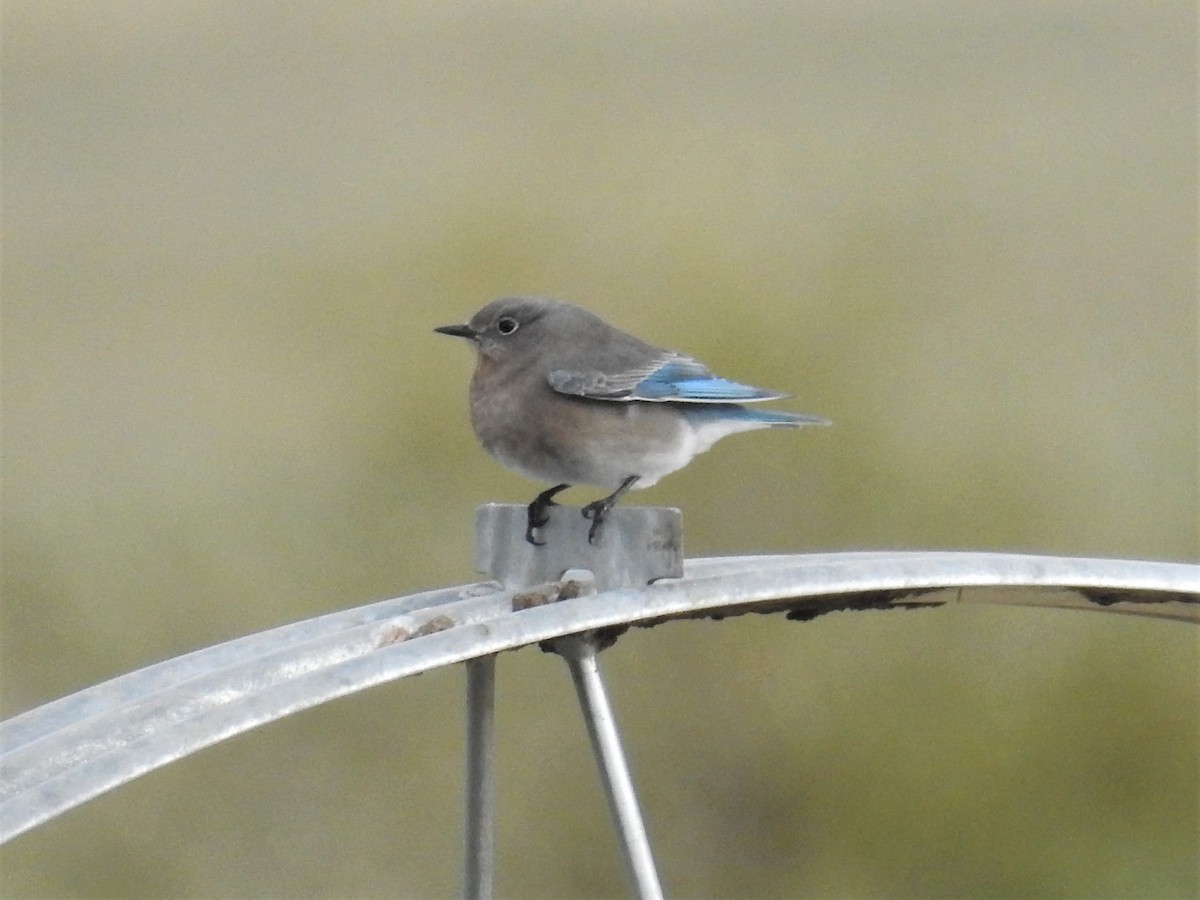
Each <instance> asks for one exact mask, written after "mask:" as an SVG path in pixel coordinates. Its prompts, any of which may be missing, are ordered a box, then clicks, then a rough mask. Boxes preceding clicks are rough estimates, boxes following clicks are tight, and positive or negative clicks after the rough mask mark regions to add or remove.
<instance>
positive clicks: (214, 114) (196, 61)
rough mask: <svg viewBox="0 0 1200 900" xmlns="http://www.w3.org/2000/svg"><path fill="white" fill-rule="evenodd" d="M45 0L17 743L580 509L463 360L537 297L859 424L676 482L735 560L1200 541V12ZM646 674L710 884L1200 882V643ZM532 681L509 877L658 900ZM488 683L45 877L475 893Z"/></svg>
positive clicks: (6, 304) (897, 617) (284, 742)
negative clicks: (37, 715) (1199, 136)
mask: <svg viewBox="0 0 1200 900" xmlns="http://www.w3.org/2000/svg"><path fill="white" fill-rule="evenodd" d="M3 12H4V20H3V29H4V35H3V73H2V74H3V139H4V141H3V151H4V160H3V199H4V221H3V230H4V235H3V236H4V251H3V252H4V257H3V417H4V418H3V612H2V614H3V622H2V641H3V644H2V650H3V676H4V677H3V714H4V715H5V716H9V715H12V714H15V713H17V712H20V711H23V710H25V709H28V708H31V707H33V706H36V705H38V704H40V703H43V702H46V701H48V700H51V699H54V698H56V697H59V696H61V695H63V694H66V693H69V692H72V691H75V690H78V689H80V688H83V687H86V686H88V685H91V684H94V683H96V682H98V681H101V680H103V679H107V678H110V677H113V676H116V675H119V674H122V673H124V672H128V671H130V670H132V669H135V668H138V667H141V666H144V665H148V664H150V663H153V662H156V661H159V660H163V659H166V658H169V657H172V656H175V655H178V654H180V653H184V652H186V651H189V650H192V649H196V648H200V647H204V646H208V645H210V644H213V643H215V642H218V641H222V640H226V639H229V638H233V637H236V636H239V635H243V634H246V633H249V632H253V631H257V630H259V629H263V628H267V627H269V626H273V625H277V624H282V623H285V622H289V621H293V620H296V619H300V618H305V617H309V616H313V615H316V614H319V613H322V612H326V611H329V610H333V609H338V608H343V607H348V606H355V605H359V604H362V603H365V602H368V601H371V600H375V599H379V598H383V597H387V596H394V595H397V594H402V593H408V592H411V591H415V590H418V589H422V588H428V587H434V586H439V585H446V584H453V583H459V582H463V581H470V580H475V578H476V576H475V575H474V574H473V573H472V572H471V571H470V566H469V563H470V556H471V548H470V542H471V528H472V526H471V523H472V510H473V508H474V507H475V506H476V505H477V504H479V503H483V502H486V501H505V502H526V501H528V500H529V499H530V498H531V497H532V494H533V492H534V491H535V490H537V489H538V487H537V486H536V485H534V484H532V483H530V482H526V481H524V480H522V479H521V478H520V477H518V476H516V475H512V474H509V473H507V472H505V471H504V470H502V469H501V468H500V467H498V466H497V465H496V464H495V463H493V462H492V461H491V460H489V459H488V458H487V457H485V456H484V454H483V453H482V451H480V450H479V449H478V448H477V447H476V446H475V444H474V441H473V440H472V438H471V435H470V430H469V425H468V423H467V417H466V402H465V389H466V382H467V378H468V373H469V368H470V355H469V353H468V352H467V350H466V348H464V347H462V346H461V345H459V344H456V343H455V342H453V341H451V340H449V339H447V338H444V337H440V336H438V335H434V334H432V333H431V331H430V329H431V328H432V327H433V326H435V325H441V324H445V323H448V322H458V321H462V320H464V319H465V318H466V317H467V316H468V315H469V314H470V313H471V312H473V311H474V310H475V309H476V308H477V307H479V306H481V305H482V304H483V303H484V302H486V301H487V300H490V299H492V298H493V297H496V296H500V295H503V294H510V293H540V294H545V295H549V296H559V297H563V298H566V299H570V300H574V301H576V302H579V303H581V304H583V305H586V306H588V307H590V308H592V309H594V310H596V311H597V312H600V313H601V314H602V315H604V316H606V317H607V318H609V319H610V320H611V321H613V322H614V323H616V324H618V325H619V326H622V327H624V328H627V329H629V330H632V331H635V332H637V333H638V334H640V335H642V336H644V337H645V338H647V339H649V340H651V341H653V342H655V343H658V344H660V345H664V346H668V347H673V348H678V349H681V350H684V351H686V352H688V353H691V354H693V355H695V356H698V357H699V358H701V359H703V360H705V361H706V362H708V363H709V364H710V365H712V366H713V367H714V368H715V369H717V370H718V371H720V372H722V373H724V374H727V375H730V376H732V377H735V378H740V379H744V380H748V381H750V382H752V383H758V384H764V385H768V386H771V387H776V388H779V389H783V390H787V391H790V392H791V393H793V394H794V395H795V397H794V399H793V400H792V401H790V404H780V406H782V407H783V408H792V409H797V410H803V411H806V412H814V413H820V414H823V415H826V416H828V417H829V418H831V419H833V420H834V421H835V426H834V427H833V428H831V429H824V430H815V429H814V430H806V431H804V432H802V433H799V434H794V433H786V434H779V433H771V434H760V435H756V436H747V437H735V438H731V439H729V440H727V441H724V442H722V443H721V444H720V445H719V446H718V447H716V448H715V449H714V450H712V451H711V452H710V453H709V454H707V455H706V456H704V457H702V458H700V459H699V460H697V461H696V462H695V463H694V464H693V465H692V466H691V467H689V468H688V469H687V470H685V471H683V472H681V473H678V474H676V475H674V476H672V477H670V478H667V479H666V480H664V481H663V482H661V483H660V484H659V485H658V486H656V487H655V488H653V489H651V490H649V491H646V492H644V493H639V494H637V495H635V496H634V497H633V498H632V500H633V502H640V503H651V504H659V505H678V506H680V507H682V508H683V510H684V514H685V523H686V534H687V545H688V553H689V555H692V556H698V555H711V554H726V553H729V554H734V553H753V552H760V551H774V552H802V551H808V550H846V549H863V548H881V549H882V548H911V549H925V548H952V549H957V548H962V549H978V550H1002V551H1032V552H1039V553H1048V554H1078V555H1098V556H1119V557H1130V558H1151V559H1176V560H1195V559H1196V558H1197V557H1198V556H1200V546H1198V544H1200V537H1198V534H1197V531H1198V525H1197V509H1198V507H1200V503H1198V497H1197V409H1198V404H1197V297H1196V275H1197V273H1196V248H1197V228H1196V179H1197V174H1196V173H1197V168H1196V167H1197V160H1196V100H1197V98H1196V64H1195V63H1196V60H1195V55H1196V10H1195V7H1194V4H1192V3H1187V2H1155V3H1145V2H1141V0H1127V2H1117V0H1113V2H1070V0H1068V2H1055V3H1045V2H1040V0H1036V2H1034V0H1030V2H1004V3H994V4H984V3H977V2H973V0H931V2H921V3H890V2H883V0H859V2H833V0H826V2H797V3H767V2H740V3H706V2H693V3H684V2H658V3H650V4H633V3H604V4H599V3H595V4H583V3H539V2H524V3H517V2H513V3H499V2H490V3H466V4H462V3H447V2H433V0H428V2H407V3H341V4H333V3H313V2H286V3H285V2H274V0H265V2H255V3H238V2H231V0H216V2H118V0H105V2H99V0H96V2H78V0H68V2H55V0H36V2H30V0H8V2H6V3H5V4H4V10H3ZM593 496H594V494H593V493H587V492H585V491H582V490H581V491H577V492H574V493H572V494H570V495H568V501H569V502H575V503H579V502H586V501H587V500H588V499H592V497H593ZM604 662H605V665H606V669H607V672H608V674H609V676H610V679H611V687H612V690H613V692H614V701H615V703H616V705H617V709H618V713H619V716H620V721H621V723H622V726H623V729H624V731H625V735H626V740H627V742H628V747H629V751H630V753H631V757H632V764H633V766H634V771H635V777H636V781H637V784H638V787H639V790H640V792H641V794H642V799H643V803H644V805H645V812H646V815H647V818H648V822H649V828H650V832H651V837H652V839H653V841H654V844H655V848H656V852H657V855H658V861H659V867H660V869H661V873H662V876H663V880H664V884H665V887H666V889H667V891H668V893H670V894H673V895H675V896H687V897H794V896H806V897H854V898H866V897H965V896H971V897H1018V896H1020V897H1183V896H1196V895H1197V892H1198V887H1197V882H1198V879H1200V871H1198V868H1197V854H1198V850H1197V848H1198V847H1200V822H1198V819H1200V718H1198V715H1200V714H1198V700H1200V690H1198V687H1197V672H1198V668H1200V645H1198V643H1197V635H1196V632H1195V631H1194V630H1193V628H1192V627H1190V626H1187V625H1183V624H1180V623H1169V622H1168V623H1164V622H1151V621H1146V620H1143V619H1136V618H1126V617H1117V616H1105V615H1101V614H1099V613H1095V614H1093V613H1069V612H1053V611H1045V610H1025V609H978V608H977V609H963V610H940V611H935V612H925V613H894V612H893V613H864V614H855V615H836V616H828V617H824V618H822V619H819V620H817V621H815V622H812V623H809V624H796V623H787V622H785V621H783V620H782V619H781V618H778V617H772V618H759V617H747V618H742V619H736V620H730V621H726V622H723V623H721V624H714V623H687V624H675V625H671V626H668V627H664V628H659V629H655V630H653V631H652V632H641V633H633V634H630V635H628V636H627V637H625V638H624V639H622V640H621V641H620V642H619V643H618V644H617V646H616V647H615V648H614V649H613V650H611V651H609V652H608V653H606V654H605V657H604ZM499 675H500V684H499V691H500V700H499V704H500V705H499V720H498V728H499V739H500V742H501V752H500V759H499V778H500V788H499V790H500V795H499V847H498V882H497V889H498V892H499V893H500V895H502V896H507V897H546V898H550V897H599V896H608V895H622V894H624V892H625V884H624V876H623V872H622V869H621V865H620V862H619V857H618V855H617V850H616V847H615V844H614V841H613V839H612V837H611V831H610V829H609V826H608V823H607V813H606V811H605V808H604V806H603V801H602V799H601V796H600V794H599V791H598V787H597V783H596V777H595V774H594V771H593V769H592V765H591V761H590V756H589V752H588V750H587V746H586V739H585V736H584V733H583V729H582V726H581V723H580V720H579V717H578V714H577V712H576V710H575V707H574V702H573V698H572V693H571V688H570V684H569V680H568V679H567V677H566V674H565V671H564V670H563V668H562V665H561V663H559V662H558V661H557V660H555V659H554V658H552V657H547V656H544V655H543V654H540V653H538V652H537V651H536V650H525V651H522V652H519V653H515V654H509V655H506V656H504V657H503V658H502V659H501V660H500V668H499ZM462 686H463V678H462V673H461V671H459V670H452V671H442V672H438V673H434V674H431V675H428V676H426V677H423V678H419V679H412V680H409V681H403V682H399V683H397V684H393V685H389V686H386V687H382V688H379V689H376V690H373V691H370V692H367V693H366V694H363V695H360V696H356V697H353V698H350V699H346V700H343V701H339V702H337V703H333V704H331V705H329V706H328V707H326V708H321V709H317V710H312V711H310V712H307V713H304V714H301V715H297V716H295V717H293V718H291V719H289V720H286V721H283V722H280V723H277V724H275V725H272V726H269V727H266V728H263V729H260V730H258V731H255V732H252V733H250V734H247V735H243V736H241V737H238V738H236V739H233V740H231V741H228V742H226V743H224V744H221V745H219V746H217V747H214V748H212V749H209V750H207V751H204V752H202V753H200V754H198V755H197V756H195V757H192V758H190V759H187V760H184V761H182V762H179V763H176V764H174V765H171V766H169V767H167V768H166V769H163V770H160V771H158V772H154V773H152V774H150V775H148V776H146V777H144V778H141V779H139V780H137V781H135V782H133V783H132V784H130V785H128V786H126V787H124V788H121V789H119V790H116V791H114V792H112V793H110V794H108V795H105V796H103V797H101V798H99V799H97V800H95V801H93V802H91V803H89V804H87V805H85V806H83V807H81V808H79V809H77V810H75V811H72V812H70V813H68V814H65V815H63V816H62V817H61V818H58V819H56V820H54V821H53V822H51V823H50V824H47V825H45V826H43V827H41V828H38V829H36V830H35V831H33V832H30V833H29V834H27V835H25V836H23V837H21V838H19V839H17V840H15V841H13V842H12V843H11V844H9V845H7V846H6V847H5V848H4V849H3V851H2V852H0V871H2V873H3V882H2V889H3V892H4V894H5V895H6V896H12V897H17V896H30V897H33V896H46V897H49V896H54V897H93V896H113V897H115V896H121V897H158V896H179V897H183V896H195V897H201V896H206V897H270V896H278V897H283V896H289V897H299V896H311V897H339V898H340V897H376V896H402V897H425V896H452V895H454V894H455V893H456V892H457V891H458V889H459V876H458V870H459V865H460V863H459V856H460V851H459V842H460V830H461V826H460V819H461V772H462V746H461V741H462V731H463V724H462V719H463V710H462V704H461V695H462Z"/></svg>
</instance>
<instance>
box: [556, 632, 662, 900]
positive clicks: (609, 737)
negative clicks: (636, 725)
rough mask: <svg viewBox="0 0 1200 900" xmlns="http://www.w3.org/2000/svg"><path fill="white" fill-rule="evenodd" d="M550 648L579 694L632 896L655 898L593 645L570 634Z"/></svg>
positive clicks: (658, 893)
mask: <svg viewBox="0 0 1200 900" xmlns="http://www.w3.org/2000/svg"><path fill="white" fill-rule="evenodd" d="M555 649H556V650H557V652H558V653H559V654H560V655H561V656H562V657H563V659H565V660H566V663H567V666H568V668H570V670H571V679H572V680H573V681H574V682H575V692H576V693H577V694H578V696H579V706H580V708H581V710H582V711H583V720H584V722H585V723H586V725H587V731H588V737H589V738H590V739H591V742H592V752H593V753H594V754H595V756H596V764H597V766H598V767H599V769H600V780H601V782H602V783H603V786H604V796H605V797H606V798H607V799H608V807H609V811H610V812H611V813H612V817H613V824H614V825H615V826H616V829H617V838H618V840H619V843H620V845H621V853H622V855H623V856H624V857H625V866H626V868H627V869H628V870H629V879H630V882H631V884H632V886H633V891H634V895H635V896H637V897H638V898H641V900H660V898H661V897H662V895H663V893H662V886H661V885H660V884H659V881H658V871H657V870H656V869H655V866H654V856H653V854H652V853H651V850H650V840H649V838H648V837H647V836H646V826H645V824H644V823H643V822H642V814H641V810H640V809H639V808H638V802H637V795H636V794H635V793H634V790H633V779H632V778H631V777H630V774H629V765H628V763H627V762H626V760H625V753H624V751H623V750H622V749H621V737H620V734H619V733H618V731H617V723H616V719H615V717H614V716H613V711H612V705H611V704H610V703H609V701H608V691H607V689H606V688H605V686H604V679H603V678H602V677H601V675H600V661H599V659H597V656H596V645H595V643H594V642H593V641H592V640H591V639H590V638H589V637H587V636H581V635H574V636H572V637H567V638H562V639H561V640H559V641H557V642H556V645H555Z"/></svg>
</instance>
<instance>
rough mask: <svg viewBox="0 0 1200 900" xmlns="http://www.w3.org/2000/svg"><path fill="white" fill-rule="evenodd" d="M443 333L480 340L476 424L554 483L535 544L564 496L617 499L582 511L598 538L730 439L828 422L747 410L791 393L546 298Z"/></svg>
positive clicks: (473, 388)
mask: <svg viewBox="0 0 1200 900" xmlns="http://www.w3.org/2000/svg"><path fill="white" fill-rule="evenodd" d="M434 331H436V332H439V333H441V334H446V335H450V336H452V337H458V338H464V339H466V340H467V341H470V342H471V343H472V344H474V349H475V351H476V364H475V370H474V373H473V375H472V376H471V384H470V390H469V405H470V415H471V425H472V427H473V428H474V431H475V436H476V438H477V439H478V440H479V443H480V444H481V445H482V447H483V449H484V450H485V451H487V452H488V453H489V454H491V456H493V457H494V458H495V459H496V460H497V461H498V462H499V463H501V465H503V466H505V467H507V468H509V469H512V470H514V471H516V472H519V473H520V474H522V475H524V476H526V477H528V478H530V479H532V480H534V481H540V482H543V483H545V482H549V483H550V484H551V487H549V488H547V489H546V490H544V491H542V492H541V493H539V494H538V495H537V497H535V498H534V500H533V501H532V502H531V503H530V504H529V505H528V508H527V509H528V516H527V524H526V529H525V539H526V540H527V541H528V542H529V543H531V544H534V545H541V544H544V543H545V541H544V540H539V539H538V537H539V535H540V534H541V532H540V529H542V528H543V526H545V525H546V524H548V522H549V515H548V514H547V510H548V509H549V507H551V506H556V505H557V504H556V503H555V501H554V498H555V496H556V495H558V494H559V493H560V492H562V491H564V490H566V489H567V488H569V487H571V486H572V485H577V484H581V485H590V486H594V487H599V488H603V489H606V490H610V491H611V493H609V494H607V495H606V496H604V497H602V498H600V499H599V500H595V501H593V502H591V503H589V504H587V505H586V506H584V507H583V509H582V510H581V511H582V513H583V516H584V518H586V519H589V520H590V521H591V526H590V527H589V529H588V542H589V543H590V544H596V543H597V541H598V540H599V537H600V534H601V529H602V526H603V523H604V519H605V516H606V515H607V513H608V511H609V510H611V509H612V508H613V506H615V505H616V503H617V501H618V500H620V499H621V497H622V496H623V495H624V494H625V492H626V491H628V490H630V489H631V488H639V489H640V488H648V487H650V486H651V485H653V484H655V483H657V482H658V480H659V479H660V478H662V477H663V476H664V475H668V474H670V473H671V472H674V471H676V470H678V469H681V468H683V467H684V466H685V465H687V464H688V463H689V462H691V460H692V458H693V457H695V456H696V455H697V454H699V453H703V452H704V451H705V450H707V449H709V448H710V447H711V446H712V445H713V444H714V443H715V442H716V441H717V440H719V439H720V438H723V437H725V436H726V435H730V434H736V433H738V432H741V431H751V430H754V429H759V428H797V427H799V426H803V425H828V424H830V422H829V420H828V419H824V418H822V417H821V416H814V415H807V414H804V413H790V412H776V411H768V410H759V409H751V408H749V407H747V406H743V405H742V404H744V403H757V402H759V401H763V400H778V399H781V398H783V397H786V396H787V395H786V394H782V393H779V392H777V391H771V390H767V389H765V388H759V387H752V386H750V385H746V384H739V383H738V382H736V381H730V380H728V379H725V378H722V377H720V376H718V375H714V374H713V373H712V372H711V371H710V370H709V369H708V368H707V367H706V366H705V365H704V364H703V363H700V362H699V361H697V360H695V359H693V358H692V357H690V356H685V355H684V354H682V353H677V352H675V351H673V350H663V349H660V348H658V347H655V346H653V345H651V344H648V343H646V342H645V341H642V340H641V339H639V338H636V337H634V336H633V335H631V334H627V333H625V332H624V331H621V330H619V329H618V328H615V327H614V326H612V325H609V324H608V323H607V322H605V321H604V320H603V319H601V318H600V317H599V316H597V315H596V314H594V313H592V312H589V311H588V310H586V309H584V308H582V307H580V306H576V305H574V304H572V303H567V302H565V301H562V300H553V299H549V298H543V297H524V296H522V297H503V298H501V299H499V300H494V301H492V302H491V303H488V304H487V305H486V306H484V307H483V308H482V309H480V310H479V311H478V312H477V313H475V315H473V316H472V317H471V319H470V321H468V322H466V323H464V324H461V325H443V326H440V327H438V328H435V329H434Z"/></svg>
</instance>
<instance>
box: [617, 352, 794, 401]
mask: <svg viewBox="0 0 1200 900" xmlns="http://www.w3.org/2000/svg"><path fill="white" fill-rule="evenodd" d="M782 396H784V395H783V394H779V393H776V392H775V391H767V390H764V389H763V388H757V387H753V386H751V385H748V384H738V383H737V382H736V381H729V380H728V379H726V378H719V377H718V376H716V375H713V374H712V373H711V372H710V371H708V369H706V368H705V367H704V366H703V365H701V364H700V363H698V362H696V361H695V360H694V359H689V358H687V357H677V358H675V359H670V360H668V361H667V362H665V363H663V364H662V365H661V366H659V367H658V368H657V369H655V370H654V371H653V372H651V373H650V374H649V375H647V376H645V377H644V378H643V379H642V380H641V381H639V382H638V383H637V384H635V385H634V386H633V389H632V390H631V391H630V393H629V399H630V400H660V401H661V400H674V401H677V402H685V403H686V402H692V403H738V402H742V403H744V402H749V401H755V400H775V399H778V398H779V397H782Z"/></svg>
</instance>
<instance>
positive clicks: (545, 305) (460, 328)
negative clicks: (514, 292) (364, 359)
mask: <svg viewBox="0 0 1200 900" xmlns="http://www.w3.org/2000/svg"><path fill="white" fill-rule="evenodd" d="M579 314H582V315H584V316H590V315H591V314H590V313H587V312H585V311H584V310H582V309H580V308H579V307H577V306H572V305H571V304H569V303H563V302H562V301H561V300H546V299H542V298H540V297H504V298H503V299H500V300H493V301H492V302H491V303H489V304H488V305H487V306H485V307H484V308H483V309H481V310H479V312H477V313H475V315H473V316H472V317H471V321H470V322H467V323H466V324H465V325H443V326H442V327H441V328H435V329H434V331H437V332H440V333H441V334H449V335H453V336H454V337H461V338H466V339H467V340H470V341H474V342H475V344H476V346H477V347H478V348H479V352H480V353H481V354H483V355H484V356H486V357H488V358H489V359H494V360H497V361H499V360H503V359H505V358H509V357H514V356H519V355H521V354H522V353H523V352H525V351H528V350H531V349H532V348H534V347H536V346H537V345H538V343H539V342H540V341H542V340H544V339H545V337H546V335H547V334H551V333H553V330H554V328H555V325H556V323H561V322H562V321H563V320H564V319H567V318H570V317H571V315H579Z"/></svg>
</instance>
